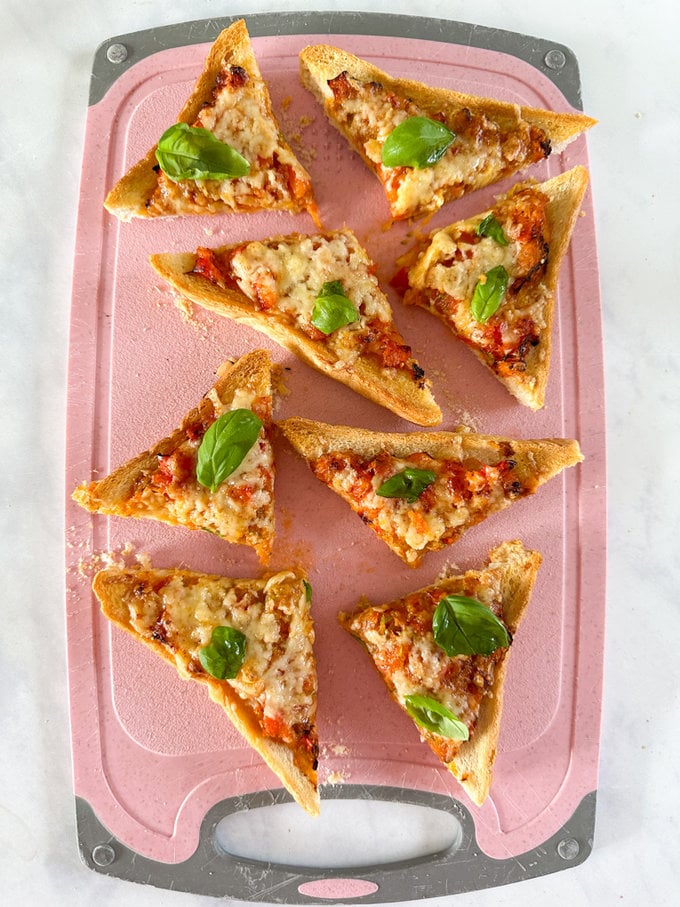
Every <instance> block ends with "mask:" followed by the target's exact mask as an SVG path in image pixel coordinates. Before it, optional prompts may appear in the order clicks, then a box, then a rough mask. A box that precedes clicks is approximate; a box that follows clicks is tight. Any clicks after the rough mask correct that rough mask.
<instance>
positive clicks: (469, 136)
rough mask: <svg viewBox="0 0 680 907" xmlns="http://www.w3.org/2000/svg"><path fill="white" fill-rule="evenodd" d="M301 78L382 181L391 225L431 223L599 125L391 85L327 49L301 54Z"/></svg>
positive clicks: (407, 84) (410, 84) (411, 84)
mask: <svg viewBox="0 0 680 907" xmlns="http://www.w3.org/2000/svg"><path fill="white" fill-rule="evenodd" d="M300 76H301V79H302V83H303V85H304V86H305V87H306V88H308V89H309V91H311V92H312V94H314V96H315V97H316V99H317V100H318V101H319V102H320V103H321V105H322V106H323V108H324V111H325V113H326V116H327V117H328V118H329V120H330V122H331V123H332V124H333V125H334V126H335V127H336V128H337V129H338V130H339V132H340V133H341V134H342V135H343V136H344V137H345V138H346V139H347V141H348V142H349V144H350V145H351V147H352V148H353V149H354V150H355V151H356V152H357V153H358V154H359V155H360V156H361V158H362V159H363V161H364V162H365V163H366V165H367V166H368V167H369V169H370V170H372V171H373V173H374V174H375V175H376V176H377V177H378V179H379V180H380V182H381V184H382V185H383V188H384V190H385V193H386V195H387V200H388V202H389V206H390V212H391V215H392V218H393V219H394V220H401V219H404V218H410V217H418V216H422V215H426V214H430V213H433V212H435V211H437V210H438V209H439V208H440V207H441V206H442V205H444V204H445V203H446V202H449V201H451V200H452V199H456V198H460V197H461V196H462V195H464V194H466V193H468V192H471V191H473V190H475V189H481V188H482V187H484V186H488V185H490V184H491V183H495V182H498V180H501V179H503V178H505V177H507V176H510V175H511V174H513V173H516V172H518V171H520V170H522V169H524V168H525V167H527V166H529V165H530V164H534V163H536V162H538V161H542V160H544V159H545V158H546V157H548V155H549V154H550V153H551V152H552V151H561V150H562V148H563V147H564V146H565V145H566V144H568V143H569V142H570V141H571V140H572V139H574V138H575V137H576V136H578V135H580V134H581V133H582V132H583V131H584V130H586V129H588V128H590V127H591V126H593V125H594V124H595V122H596V121H595V120H593V119H591V118H590V117H587V116H584V115H583V114H581V113H576V112H566V113H558V112H555V111H550V110H543V109H539V108H532V107H526V106H524V107H522V106H520V105H518V104H513V103H509V102H505V101H497V100H493V99H490V98H483V97H476V96H473V95H467V94H462V93H460V92H457V91H452V90H450V89H444V88H436V87H432V86H429V85H425V84H423V83H421V82H416V81H413V80H411V79H396V78H392V77H391V76H389V75H388V74H387V73H385V72H383V71H382V70H380V69H378V68H377V67H375V66H373V65H371V64H370V63H368V62H366V61H365V60H361V59H359V58H358V57H355V56H354V55H353V54H351V53H347V52H346V51H343V50H341V49H339V48H337V47H330V46H328V45H323V44H322V45H313V46H310V47H306V48H304V49H303V50H302V51H301V53H300Z"/></svg>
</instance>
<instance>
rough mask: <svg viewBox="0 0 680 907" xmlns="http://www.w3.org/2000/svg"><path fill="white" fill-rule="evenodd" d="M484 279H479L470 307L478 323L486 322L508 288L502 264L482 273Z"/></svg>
mask: <svg viewBox="0 0 680 907" xmlns="http://www.w3.org/2000/svg"><path fill="white" fill-rule="evenodd" d="M484 277H485V280H481V279H480V280H479V281H478V282H477V286H476V287H475V292H474V294H473V296H472V302H471V303H470V309H471V311H472V315H473V317H474V318H475V319H476V320H477V321H479V323H480V324H486V322H487V321H488V320H489V318H491V316H492V315H493V314H494V313H495V312H496V311H497V310H498V307H499V306H500V304H501V302H502V301H503V296H504V295H505V291H506V290H507V288H508V279H509V275H508V272H507V271H506V270H505V268H504V267H503V265H497V266H496V267H495V268H491V270H490V271H487V272H486V274H485V275H484Z"/></svg>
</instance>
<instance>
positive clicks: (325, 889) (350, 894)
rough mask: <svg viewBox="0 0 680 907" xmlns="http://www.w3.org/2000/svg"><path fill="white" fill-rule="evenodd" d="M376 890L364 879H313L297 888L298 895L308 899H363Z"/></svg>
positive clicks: (373, 884) (376, 887)
mask: <svg viewBox="0 0 680 907" xmlns="http://www.w3.org/2000/svg"><path fill="white" fill-rule="evenodd" d="M377 890H378V886H377V885H376V884H375V882H369V881H367V880H366V879H315V880H314V881H313V882H304V883H303V884H302V885H299V886H298V891H299V892H300V894H304V895H305V896H306V897H308V898H327V899H329V900H330V899H333V900H338V901H339V900H340V899H341V898H363V897H366V895H367V894H373V893H374V892H376V891H377Z"/></svg>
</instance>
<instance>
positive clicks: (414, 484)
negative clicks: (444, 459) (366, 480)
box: [376, 466, 437, 504]
mask: <svg viewBox="0 0 680 907" xmlns="http://www.w3.org/2000/svg"><path fill="white" fill-rule="evenodd" d="M436 478H437V474H436V473H434V472H432V470H431V469H416V468H415V467H413V466H407V467H406V469H403V470H402V471H401V472H398V473H396V475H393V476H392V478H391V479H387V481H386V482H383V483H382V485H381V486H380V488H378V489H377V490H376V494H379V495H380V496H381V497H383V498H405V499H406V500H407V501H408V503H409V504H413V502H414V501H417V500H418V498H419V497H420V495H421V494H422V493H423V492H424V491H425V489H426V488H427V487H428V485H431V484H432V483H433V482H434V480H435V479H436Z"/></svg>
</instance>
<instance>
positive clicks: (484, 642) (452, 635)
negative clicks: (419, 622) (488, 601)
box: [432, 595, 512, 656]
mask: <svg viewBox="0 0 680 907" xmlns="http://www.w3.org/2000/svg"><path fill="white" fill-rule="evenodd" d="M432 632H433V634H434V639H435V642H436V643H437V645H438V646H440V647H441V648H442V649H443V650H444V651H445V652H446V654H447V655H451V656H453V655H491V653H492V652H495V651H496V649H500V648H507V646H509V645H510V643H511V642H512V637H511V635H510V633H508V630H507V629H506V627H505V625H504V624H503V623H502V622H501V621H500V620H499V619H498V618H497V617H496V615H495V614H494V613H493V611H491V610H490V609H489V608H486V607H485V606H484V605H483V604H482V603H481V602H478V601H477V599H475V598H468V597H467V596H466V595H447V596H445V598H442V600H441V601H440V602H439V604H438V605H437V607H436V609H435V612H434V614H433V616H432Z"/></svg>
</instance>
